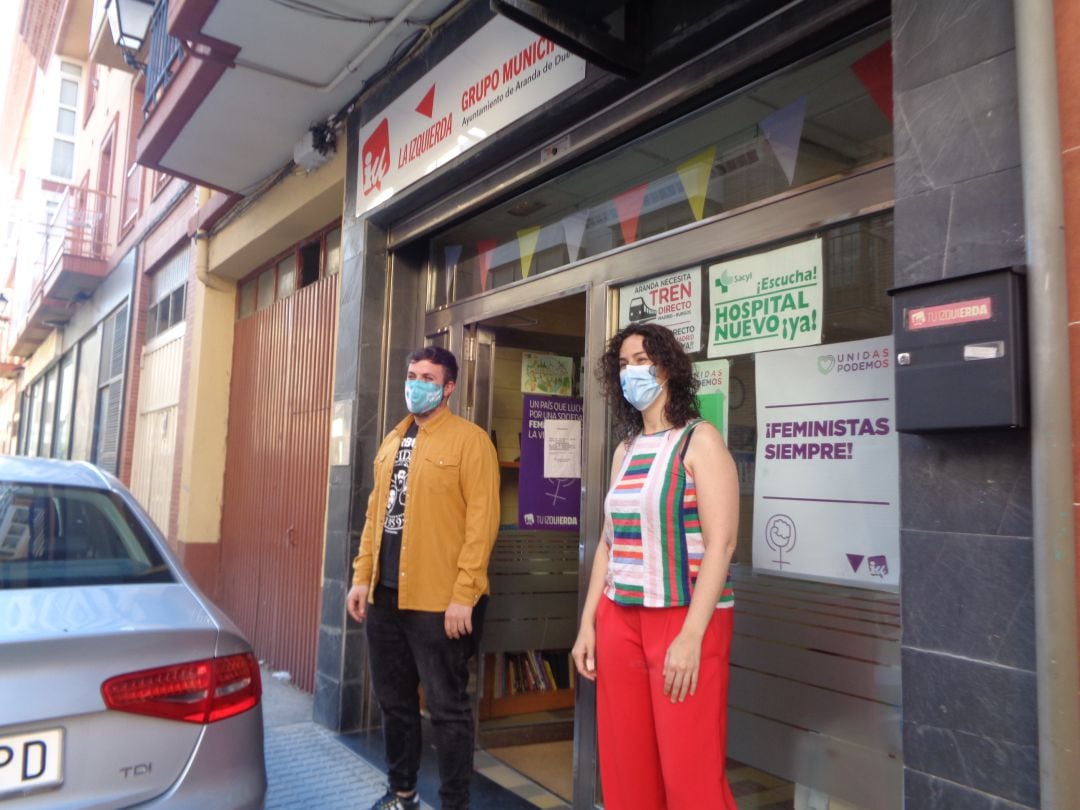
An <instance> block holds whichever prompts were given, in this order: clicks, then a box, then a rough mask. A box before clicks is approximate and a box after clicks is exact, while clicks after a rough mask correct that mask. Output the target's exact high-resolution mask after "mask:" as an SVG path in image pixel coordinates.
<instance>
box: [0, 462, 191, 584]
mask: <svg viewBox="0 0 1080 810" xmlns="http://www.w3.org/2000/svg"><path fill="white" fill-rule="evenodd" d="M172 581H173V575H172V572H171V571H170V570H169V567H168V566H167V565H166V564H165V560H164V558H163V557H162V556H161V554H160V553H159V552H158V550H157V548H156V547H155V546H154V542H153V540H152V539H151V538H150V537H149V535H148V534H147V533H146V531H145V530H144V529H143V527H142V525H141V524H140V523H139V521H138V520H137V519H136V517H135V515H134V513H132V511H131V509H130V508H129V507H128V505H127V504H126V503H125V502H124V500H123V499H122V498H121V497H120V496H118V495H116V494H114V493H110V492H102V491H100V490H95V489H86V488H83V487H68V486H36V485H25V484H15V483H10V482H0V588H54V587H62V586H74V585H114V584H121V583H135V582H140V583H144V582H172Z"/></svg>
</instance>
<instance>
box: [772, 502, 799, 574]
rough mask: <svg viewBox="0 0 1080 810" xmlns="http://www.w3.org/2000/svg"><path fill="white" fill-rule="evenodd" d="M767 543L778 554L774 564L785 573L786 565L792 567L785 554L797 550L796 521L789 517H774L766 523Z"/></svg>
mask: <svg viewBox="0 0 1080 810" xmlns="http://www.w3.org/2000/svg"><path fill="white" fill-rule="evenodd" d="M765 542H766V543H767V544H768V545H769V548H771V549H772V550H773V551H775V552H776V559H775V560H773V562H774V563H776V564H777V566H778V567H779V568H780V570H781V571H783V570H784V566H785V565H791V563H789V562H787V561H786V560H785V559H784V552H785V551H786V552H789V553H790V551H791V550H792V549H793V548H795V521H793V520H792V519H791V518H789V517H788V516H787V515H773V516H772V517H771V518H769V520H768V521H767V522H766V523H765Z"/></svg>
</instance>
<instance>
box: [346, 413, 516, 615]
mask: <svg viewBox="0 0 1080 810" xmlns="http://www.w3.org/2000/svg"><path fill="white" fill-rule="evenodd" d="M412 423H413V417H412V416H411V415H410V416H407V417H406V418H405V419H403V420H402V421H401V422H399V423H398V425H397V426H396V427H395V428H394V429H393V430H392V431H391V432H390V433H389V435H387V437H386V438H385V439H383V442H382V445H381V446H380V447H379V449H378V451H377V452H376V454H375V485H374V487H372V490H371V495H370V496H369V497H368V504H367V519H366V521H365V523H364V532H363V534H362V535H361V536H360V552H359V554H357V555H356V559H355V560H354V561H353V584H354V585H368V587H369V588H370V590H369V591H368V601H371V600H372V599H373V597H374V593H375V585H376V584H377V583H378V581H379V547H380V546H381V545H382V536H383V522H384V520H385V518H386V504H387V497H388V495H389V493H390V477H391V475H392V474H393V470H394V458H395V457H396V455H397V451H398V446H399V445H400V444H401V440H402V439H403V438H404V437H405V432H406V431H407V430H408V429H409V427H410V425H412ZM408 481H409V484H408V487H409V488H408V495H407V497H406V498H405V517H404V525H403V527H402V534H401V571H400V572H399V573H398V607H399V608H401V609H402V610H427V611H436V612H439V613H441V612H443V611H445V610H446V608H447V606H448V605H449V604H450V602H456V603H458V604H462V605H475V604H476V603H477V601H479V599H480V597H481V596H482V595H483V594H485V593H488V590H489V588H488V575H487V569H488V560H489V558H490V557H491V549H492V547H493V546H494V545H495V536H496V534H497V533H498V530H499V459H498V456H497V455H496V453H495V446H494V445H493V444H492V443H491V439H490V438H488V436H487V434H486V433H485V432H484V431H483V429H482V428H480V427H477V426H476V425H474V424H473V423H472V422H469V421H468V420H466V419H462V418H461V417H460V416H455V415H454V414H453V413H451V412H450V411H449V410H448V409H446V408H445V407H444V408H442V409H441V410H440V411H439V412H438V413H436V414H435V415H434V416H432V417H431V418H430V419H428V420H427V421H426V422H425V423H424V424H422V425H420V429H419V431H418V432H417V436H416V444H415V446H414V447H413V453H412V459H411V461H410V462H409V479H408Z"/></svg>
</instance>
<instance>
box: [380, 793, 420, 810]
mask: <svg viewBox="0 0 1080 810" xmlns="http://www.w3.org/2000/svg"><path fill="white" fill-rule="evenodd" d="M371 810H420V794H419V793H414V794H413V795H412V796H398V795H397V794H396V793H394V791H392V790H387V791H386V795H385V796H383V797H382V798H381V799H379V800H378V801H377V802H375V804H373V805H371Z"/></svg>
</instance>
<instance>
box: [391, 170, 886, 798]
mask: <svg viewBox="0 0 1080 810" xmlns="http://www.w3.org/2000/svg"><path fill="white" fill-rule="evenodd" d="M894 198H895V183H894V173H893V162H892V160H891V159H890V160H886V161H882V162H880V163H876V164H873V165H870V166H866V167H862V168H860V169H857V170H855V171H853V172H851V173H850V174H847V175H843V176H836V177H831V178H827V179H825V180H821V181H818V182H816V183H812V184H809V185H807V186H804V187H801V188H798V189H794V190H792V191H789V192H787V193H785V194H781V195H778V196H775V197H771V198H768V199H766V200H762V201H759V202H756V203H752V204H750V205H747V206H743V207H742V208H739V209H736V210H734V211H729V212H724V213H722V214H719V215H717V216H715V217H711V218H709V219H706V220H703V221H701V222H697V223H693V224H691V225H687V226H684V227H682V228H677V229H675V230H673V231H670V232H667V233H664V234H659V235H657V236H654V237H650V238H648V239H643V240H641V241H639V242H635V243H633V244H631V245H626V246H624V247H621V248H618V249H616V250H613V251H610V252H608V253H605V254H603V255H600V256H596V257H590V258H588V259H585V260H583V261H580V262H577V263H575V264H570V265H567V266H566V267H563V268H561V269H559V270H556V271H552V272H550V273H545V274H543V275H539V276H533V277H531V278H528V279H523V280H521V281H517V282H514V283H512V284H508V285H506V286H505V287H500V288H498V289H495V290H491V291H489V292H486V293H482V294H480V295H478V296H474V297H472V298H468V299H466V300H463V301H460V302H455V303H453V304H450V305H448V306H446V307H444V308H442V309H439V310H436V311H434V312H428V313H426V314H425V315H424V317H423V329H422V334H419V335H417V340H418V342H423V340H424V337H425V336H431V335H435V334H437V333H440V332H446V333H447V334H448V342H449V348H450V350H451V351H453V352H454V353H455V354H456V355H458V357H459V358H460V357H461V356H462V354H461V352H462V349H463V348H464V345H465V344H464V341H465V328H466V325H468V324H472V323H476V322H478V321H482V320H485V319H488V318H493V317H496V316H499V315H505V314H509V313H511V312H513V311H515V310H518V309H523V308H525V307H528V306H534V305H536V304H542V303H547V302H549V301H552V300H557V299H559V298H562V297H564V296H566V295H573V294H578V293H582V292H584V293H585V296H586V299H585V308H586V326H585V359H584V363H585V365H586V369H592V368H594V367H595V365H596V362H597V359H598V358H599V357H600V355H601V354H602V353H603V351H604V346H605V343H606V342H607V339H608V337H609V336H610V335H611V334H613V333H614V332H615V330H616V326H617V324H618V312H617V301H618V296H617V288H618V287H619V286H621V285H623V284H626V283H628V282H630V281H636V280H640V279H644V278H649V277H650V276H654V275H657V274H659V273H663V272H668V271H672V270H677V269H679V268H681V267H684V266H691V265H694V264H700V263H702V262H704V261H706V260H709V259H713V258H716V257H717V256H721V255H726V254H734V253H738V252H740V251H744V250H747V249H750V248H758V247H761V246H763V245H767V244H769V243H772V242H779V241H782V240H786V239H791V238H793V237H797V236H799V235H800V234H804V233H809V232H812V231H815V230H818V229H820V228H822V227H825V226H827V225H834V224H839V223H841V222H844V221H847V220H852V219H858V218H860V217H864V216H867V215H870V214H873V213H878V212H882V211H887V210H890V209H891V208H892V207H893V204H894ZM418 286H419V287H420V288H421V291H420V292H421V295H420V296H419V300H415V299H410V300H407V301H406V300H401V301H400V305H401V306H408V307H416V306H419V307H420V308H421V309H423V307H424V306H425V302H426V287H427V285H426V284H420V285H418ZM396 305H398V302H391V307H392V308H395V307H396ZM590 324H603V328H599V329H598V328H596V327H595V326H593V327H591V328H590ZM469 372H471V369H469ZM582 397H583V399H584V403H585V409H584V423H583V426H582V440H583V442H584V446H585V457H584V459H583V470H582V487H581V493H582V503H581V507H582V519H581V524H580V525H581V535H580V537H581V539H580V543H579V554H578V562H579V566H578V578H579V579H578V582H579V584H578V609H579V612H580V610H581V607H582V606H583V604H584V599H585V593H586V591H587V589H588V583H589V576H590V575H591V573H592V558H593V555H594V554H595V552H596V546H597V544H598V543H599V540H600V532H601V528H602V520H601V513H602V511H603V497H604V493H605V491H606V488H607V487H606V481H607V476H608V475H609V471H608V464H609V461H610V452H609V450H608V447H607V409H606V408H604V407H589V404H590V403H601V402H602V393H601V391H600V387H599V382H598V381H597V380H596V379H595V375H593V374H591V373H586V374H585V384H584V388H583V391H582ZM454 399H457V400H458V401H457V402H456V403H454ZM451 402H452V403H454V404H453V409H454V411H455V412H456V413H462V412H463V409H464V402H463V398H457V397H455V398H452V399H451ZM597 765H598V761H597V756H596V694H595V689H594V688H593V687H592V685H591V684H584V685H582V688H579V690H578V691H577V694H576V703H575V714H574V775H573V779H574V802H573V806H574V807H594V806H597V798H598V797H597V786H598V783H599V777H598V771H597Z"/></svg>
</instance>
